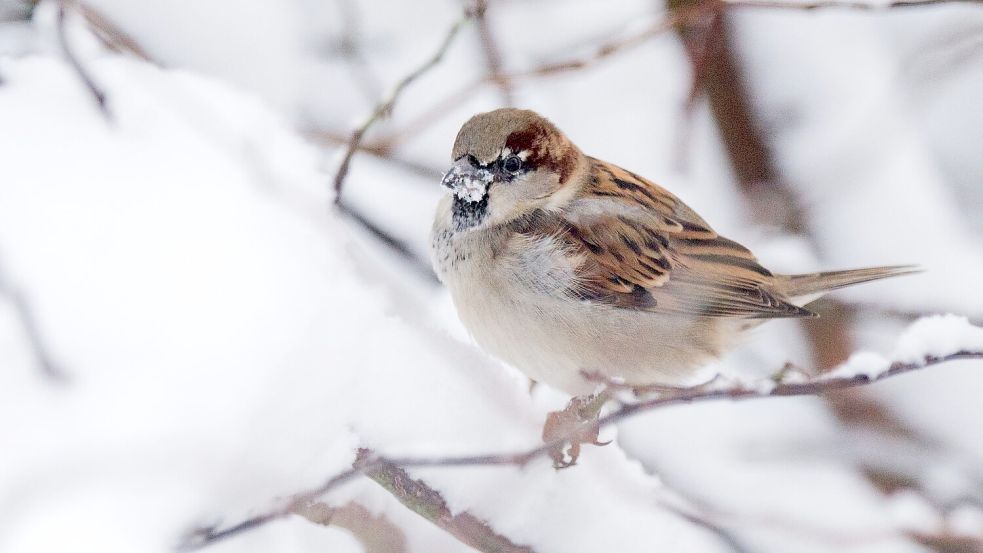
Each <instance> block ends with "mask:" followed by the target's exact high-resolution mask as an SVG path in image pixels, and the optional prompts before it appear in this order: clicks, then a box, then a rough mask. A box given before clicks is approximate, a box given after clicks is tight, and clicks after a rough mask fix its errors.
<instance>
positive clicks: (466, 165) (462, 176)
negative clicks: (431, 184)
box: [440, 157, 494, 202]
mask: <svg viewBox="0 0 983 553" xmlns="http://www.w3.org/2000/svg"><path fill="white" fill-rule="evenodd" d="M493 180H494V175H492V173H491V171H489V170H488V169H483V168H481V167H475V166H474V165H471V163H470V162H469V161H468V158H466V157H462V158H461V159H459V160H457V161H456V162H454V165H452V166H451V168H450V170H448V171H447V173H446V174H445V175H444V178H443V180H441V181H440V184H441V185H443V186H446V187H447V188H449V189H450V190H451V192H453V193H454V195H456V196H457V197H458V199H461V200H464V201H467V202H480V201H481V200H482V199H483V198H484V197H485V195H486V194H488V185H489V184H491V183H492V181H493Z"/></svg>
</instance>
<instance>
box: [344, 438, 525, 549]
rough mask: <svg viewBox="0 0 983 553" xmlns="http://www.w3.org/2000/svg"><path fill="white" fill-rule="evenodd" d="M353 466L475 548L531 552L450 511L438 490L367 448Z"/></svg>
mask: <svg viewBox="0 0 983 553" xmlns="http://www.w3.org/2000/svg"><path fill="white" fill-rule="evenodd" d="M354 469H355V470H357V471H360V472H361V473H362V474H364V475H365V476H367V477H369V478H370V479H372V480H374V481H375V482H376V483H378V484H379V485H380V486H382V487H383V488H385V489H386V491H388V492H389V493H391V494H392V495H393V496H394V497H395V498H396V499H397V500H399V502H400V503H402V504H403V505H405V506H406V507H407V508H409V509H410V510H411V511H413V512H414V513H416V514H418V515H420V516H422V517H423V518H425V519H427V520H429V521H430V522H432V523H434V524H435V525H436V526H437V527H438V528H440V529H442V530H444V531H446V532H447V533H448V534H450V535H452V536H454V537H455V538H457V540H458V541H460V542H461V543H463V544H465V545H468V546H470V547H473V548H474V549H476V550H478V551H485V552H488V553H491V552H501V553H533V550H532V548H529V547H526V546H520V545H516V544H514V543H512V541H511V540H509V539H508V538H506V537H504V536H502V535H500V534H497V533H495V531H494V530H492V529H491V527H490V526H488V524H487V523H486V522H484V521H482V520H480V519H478V518H477V517H475V516H474V515H472V514H471V513H469V512H467V511H463V512H460V513H458V514H451V512H450V509H448V508H447V502H446V501H444V498H443V497H441V495H440V492H438V491H437V490H435V489H433V488H431V487H430V486H428V485H427V484H426V483H425V482H423V481H422V480H414V479H413V478H411V477H410V475H409V474H407V473H406V470H405V469H403V468H401V467H399V466H398V465H396V464H395V463H393V462H391V461H387V460H385V459H383V458H381V457H379V456H378V455H376V454H375V453H373V452H372V451H370V450H368V449H359V450H358V455H357V456H356V458H355V463H354Z"/></svg>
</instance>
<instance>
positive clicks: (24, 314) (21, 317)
mask: <svg viewBox="0 0 983 553" xmlns="http://www.w3.org/2000/svg"><path fill="white" fill-rule="evenodd" d="M0 296H6V297H7V299H8V300H9V301H10V305H11V306H12V307H13V310H14V314H15V315H16V316H17V319H18V321H20V325H21V328H23V329H24V334H25V336H26V338H27V343H28V346H29V347H30V349H31V352H32V353H33V354H34V360H35V362H36V363H37V366H38V368H39V369H40V372H41V374H43V375H44V376H45V377H47V378H48V379H49V380H51V381H53V382H59V383H61V382H66V381H67V380H68V377H67V374H66V373H65V371H64V370H63V369H62V367H61V366H60V365H59V364H58V363H57V362H56V361H55V360H54V357H53V356H52V355H51V352H50V351H49V350H48V347H47V346H46V345H45V341H44V338H43V336H42V334H41V329H40V327H39V325H38V321H37V317H35V316H34V310H33V309H32V308H31V304H30V302H29V301H28V300H27V297H26V296H25V295H24V293H23V292H21V291H20V290H19V289H18V288H17V287H16V286H15V285H14V284H13V283H12V282H11V281H10V280H9V279H8V278H7V275H6V274H5V273H4V271H3V267H2V266H0Z"/></svg>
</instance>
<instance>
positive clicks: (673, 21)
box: [378, 0, 983, 147]
mask: <svg viewBox="0 0 983 553" xmlns="http://www.w3.org/2000/svg"><path fill="white" fill-rule="evenodd" d="M945 3H952V4H981V3H983V0H895V1H891V2H885V3H877V2H853V1H837V0H823V1H816V2H795V1H791V0H788V1H782V0H760V1H759V0H701V1H698V2H688V3H687V4H688V5H687V6H679V7H675V8H673V9H670V10H668V12H667V14H666V15H665V17H664V18H663V19H660V20H658V21H655V22H653V23H652V24H651V25H649V26H648V27H647V28H645V29H642V30H641V31H639V32H636V33H633V34H627V35H624V36H622V37H619V38H616V39H614V40H611V41H608V42H605V43H602V44H600V45H599V46H597V47H595V48H594V49H593V51H592V52H591V53H589V54H587V55H584V56H581V57H576V58H571V59H566V60H561V61H555V62H547V63H543V64H540V65H537V66H534V67H532V68H529V69H524V70H518V71H513V72H509V71H505V70H503V69H499V70H498V71H494V70H493V71H491V72H490V74H488V75H484V76H481V77H479V78H478V79H475V80H474V81H472V82H470V83H467V84H465V85H464V86H462V87H461V88H460V89H458V90H456V91H454V92H452V93H450V94H448V95H447V96H446V97H444V98H442V99H440V100H438V101H436V102H435V103H434V104H433V105H432V106H431V107H429V108H426V109H424V110H423V113H422V115H419V116H417V117H416V118H415V119H414V120H412V121H411V122H410V123H408V124H407V125H405V127H404V128H403V129H399V130H396V131H394V132H393V133H391V134H390V135H388V136H387V137H385V138H383V139H380V140H379V141H378V143H379V144H386V145H387V146H390V147H391V146H392V145H395V144H398V143H400V142H402V141H404V140H406V139H407V138H409V137H411V136H415V135H416V134H417V133H419V132H420V131H422V130H423V129H425V128H426V127H428V126H429V125H431V124H432V123H433V122H435V121H437V120H438V119H440V117H442V116H444V115H446V114H448V113H451V111H452V109H451V108H453V107H455V106H458V105H460V104H462V103H464V102H465V101H467V100H468V99H470V98H471V97H472V96H474V94H476V93H477V92H478V91H480V90H481V89H482V87H483V86H485V85H488V84H496V85H498V86H499V87H502V86H506V85H507V86H508V87H510V89H511V88H512V87H514V85H515V83H514V81H516V80H522V79H531V78H541V77H551V76H555V75H560V74H564V73H568V72H572V71H578V70H582V69H587V68H589V67H592V66H594V65H596V64H599V63H600V62H603V61H605V60H607V59H609V58H611V57H614V56H615V55H617V54H619V53H622V52H625V51H628V50H631V49H632V48H634V47H636V46H639V45H641V44H644V43H645V42H647V41H648V40H650V39H652V38H655V37H658V36H661V35H663V34H665V33H667V32H668V31H671V30H673V29H675V28H677V27H679V26H681V25H684V24H687V23H690V22H692V21H694V20H698V19H699V18H701V17H703V16H705V15H707V14H720V13H722V12H723V11H724V10H726V9H727V8H738V9H740V8H764V9H768V8H773V9H789V10H802V11H810V10H817V9H832V8H839V9H854V10H861V11H879V10H885V9H892V8H906V7H918V6H928V5H934V4H945ZM479 31H480V29H479ZM486 52H487V48H486ZM496 59H498V60H499V61H495V62H494V63H495V65H497V64H499V63H500V58H496ZM489 62H490V63H491V60H489ZM493 67H494V66H493Z"/></svg>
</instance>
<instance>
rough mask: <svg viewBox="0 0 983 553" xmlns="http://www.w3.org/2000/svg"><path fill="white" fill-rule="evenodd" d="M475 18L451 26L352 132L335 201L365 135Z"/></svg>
mask: <svg viewBox="0 0 983 553" xmlns="http://www.w3.org/2000/svg"><path fill="white" fill-rule="evenodd" d="M473 16H474V14H473V12H471V11H466V12H465V13H464V15H462V16H461V17H460V18H459V19H458V20H457V21H455V22H454V24H453V25H451V28H450V29H449V30H448V31H447V35H446V36H445V37H444V40H443V41H442V42H441V43H440V47H439V48H437V51H436V52H434V54H433V55H432V56H430V58H429V59H427V61H426V62H424V63H423V65H421V66H419V67H417V68H416V69H414V70H413V71H411V72H410V73H409V74H408V75H406V76H405V77H403V78H402V79H400V81H399V82H398V83H396V86H395V87H393V90H392V92H390V93H389V97H388V98H387V99H386V100H385V101H384V102H382V103H381V104H379V105H378V106H377V107H376V109H375V111H373V112H372V114H371V115H369V117H368V119H366V120H365V122H364V123H362V125H361V126H359V127H358V128H357V129H355V131H354V132H352V137H351V140H350V141H349V143H348V150H347V151H346V152H345V157H344V158H343V159H342V160H341V165H340V166H339V167H338V172H337V173H336V174H335V179H334V189H335V201H336V202H337V201H339V199H340V198H341V189H342V186H343V185H344V183H345V177H346V176H348V168H349V166H350V165H351V161H352V156H354V155H355V152H356V151H358V147H359V145H360V144H361V143H362V139H363V138H364V137H365V133H367V132H368V131H369V129H370V128H372V125H374V124H375V123H376V122H377V121H379V120H380V119H382V118H383V117H385V116H387V115H389V114H390V113H391V112H392V110H393V108H394V107H395V106H396V101H397V100H399V95H400V94H401V93H402V92H403V90H404V89H405V88H406V87H407V86H409V85H410V84H411V83H413V81H415V80H417V79H418V78H420V76H421V75H423V74H425V73H426V72H427V71H429V70H430V69H432V68H433V67H434V66H435V65H437V64H438V63H440V60H442V59H443V58H444V55H445V54H446V53H447V50H449V49H450V47H451V44H453V43H454V38H455V37H457V35H458V33H459V32H460V30H461V28H462V27H463V26H464V24H465V23H467V22H468V21H469V20H470V19H471V18H472V17H473Z"/></svg>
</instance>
